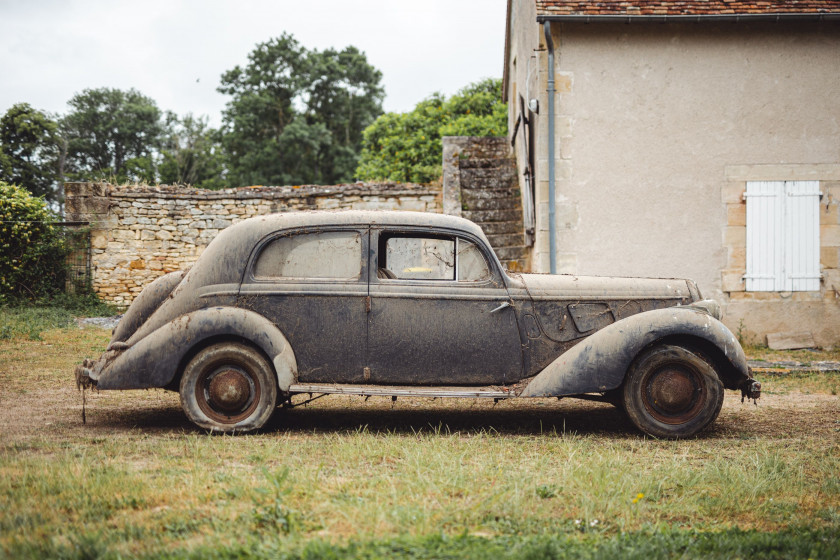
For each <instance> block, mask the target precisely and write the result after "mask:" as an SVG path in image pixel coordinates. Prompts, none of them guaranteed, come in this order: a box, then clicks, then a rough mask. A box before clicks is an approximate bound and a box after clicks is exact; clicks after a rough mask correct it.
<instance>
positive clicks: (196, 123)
mask: <svg viewBox="0 0 840 560" xmlns="http://www.w3.org/2000/svg"><path fill="white" fill-rule="evenodd" d="M166 128H167V130H168V132H167V134H166V137H165V139H164V141H163V150H162V151H161V157H162V159H161V162H160V165H159V166H158V174H159V180H160V182H161V183H165V184H171V185H181V184H187V185H193V186H196V187H201V188H207V189H219V188H222V187H224V186H225V183H224V161H223V155H222V152H221V144H220V143H219V133H218V131H217V130H215V129H213V128H210V127H209V126H208V124H207V117H194V116H192V115H191V114H188V115H186V116H185V117H183V118H178V117H177V116H175V115H173V114H171V113H170V114H169V115H168V117H167V127H166Z"/></svg>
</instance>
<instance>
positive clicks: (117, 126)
mask: <svg viewBox="0 0 840 560" xmlns="http://www.w3.org/2000/svg"><path fill="white" fill-rule="evenodd" d="M68 103H69V105H70V108H71V111H70V113H68V114H67V116H66V117H64V119H63V121H62V130H63V133H64V137H65V138H66V140H67V158H66V166H67V175H68V176H70V177H73V178H76V179H111V180H115V181H119V182H124V181H145V182H149V183H151V182H154V181H155V167H156V161H155V158H156V156H157V153H158V151H159V150H160V148H161V144H162V138H163V134H164V124H163V122H162V114H161V111H160V109H158V107H157V104H156V103H155V102H154V100H152V99H151V98H149V97H146V96H145V95H142V94H141V93H140V92H138V91H136V90H134V89H130V90H128V91H122V90H118V89H110V88H99V89H86V90H84V91H82V93H78V94H76V95H74V96H73V97H72V99H70V101H69V102H68Z"/></svg>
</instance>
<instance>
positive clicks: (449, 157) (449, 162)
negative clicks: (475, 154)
mask: <svg viewBox="0 0 840 560" xmlns="http://www.w3.org/2000/svg"><path fill="white" fill-rule="evenodd" d="M472 140H473V138H472V137H470V136H444V137H443V138H442V139H441V143H442V144H443V213H444V214H449V215H450V216H460V215H461V204H462V203H461V170H460V166H459V163H460V160H461V153H462V152H463V151H464V149H465V148H466V147H467V145H468V144H469V143H470V142H471V141H472Z"/></svg>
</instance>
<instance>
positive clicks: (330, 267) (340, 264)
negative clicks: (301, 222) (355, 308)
mask: <svg viewBox="0 0 840 560" xmlns="http://www.w3.org/2000/svg"><path fill="white" fill-rule="evenodd" d="M361 272H362V239H361V235H360V234H359V233H358V232H356V231H325V232H318V233H301V234H295V235H289V236H286V237H279V238H277V239H275V240H274V241H271V242H269V243H268V244H267V245H266V246H265V247H264V248H263V250H262V252H261V253H260V255H259V257H257V262H256V265H255V266H254V277H255V278H257V279H259V280H268V279H275V278H341V279H347V280H351V279H354V278H358V277H359V276H360V275H361Z"/></svg>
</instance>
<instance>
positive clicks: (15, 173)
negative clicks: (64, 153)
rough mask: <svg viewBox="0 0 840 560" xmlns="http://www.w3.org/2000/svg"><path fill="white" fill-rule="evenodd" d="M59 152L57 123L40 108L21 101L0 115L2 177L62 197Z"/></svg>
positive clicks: (52, 197) (33, 190) (54, 198)
mask: <svg viewBox="0 0 840 560" xmlns="http://www.w3.org/2000/svg"><path fill="white" fill-rule="evenodd" d="M60 156H61V139H60V137H59V134H58V123H56V122H55V121H54V120H52V119H51V118H50V117H48V116H47V115H45V114H44V113H42V112H41V111H38V110H37V109H33V108H32V107H31V106H30V105H29V104H28V103H18V104H17V105H13V106H12V107H11V108H10V109H9V110H8V111H6V114H5V115H3V117H2V118H0V180H3V181H6V182H8V183H12V184H16V185H20V186H21V187H23V188H25V189H26V190H28V191H29V192H30V193H32V194H33V195H35V196H43V197H45V198H46V199H47V200H49V201H54V202H55V201H59V200H61V194H60V192H59V191H58V188H57V185H58V179H59V166H60Z"/></svg>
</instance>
